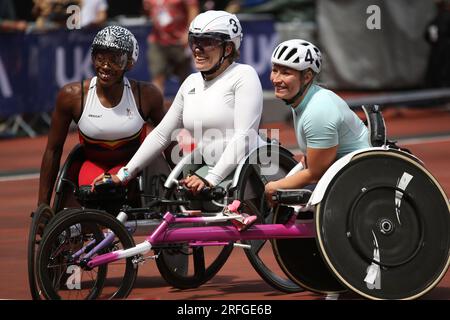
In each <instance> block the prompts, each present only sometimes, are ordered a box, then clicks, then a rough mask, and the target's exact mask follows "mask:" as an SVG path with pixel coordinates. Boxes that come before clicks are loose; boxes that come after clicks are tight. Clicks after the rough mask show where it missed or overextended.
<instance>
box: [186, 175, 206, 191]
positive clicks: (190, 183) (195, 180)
mask: <svg viewBox="0 0 450 320" xmlns="http://www.w3.org/2000/svg"><path fill="white" fill-rule="evenodd" d="M180 182H181V183H182V184H184V185H185V186H186V187H187V188H189V189H190V190H191V192H192V193H193V194H197V193H198V192H200V191H201V190H202V189H203V188H204V187H206V183H205V182H204V181H203V180H202V179H200V178H199V177H197V176H195V175H192V176H187V177H186V178H184V179H183V180H181V181H180Z"/></svg>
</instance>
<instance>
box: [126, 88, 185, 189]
mask: <svg viewBox="0 0 450 320" xmlns="http://www.w3.org/2000/svg"><path fill="white" fill-rule="evenodd" d="M182 92H183V90H181V88H180V90H179V91H178V93H177V95H176V97H175V99H174V101H173V103H172V105H171V106H170V108H169V111H167V113H166V115H165V116H164V118H163V119H162V120H161V122H160V123H159V124H158V125H157V126H156V127H155V128H154V129H153V130H152V132H150V134H149V135H148V136H147V137H146V138H145V140H144V141H143V142H142V145H141V146H140V147H139V149H138V151H136V153H135V154H134V156H133V158H131V160H130V161H129V162H128V163H127V165H126V166H125V167H123V168H121V169H120V170H119V172H118V173H117V176H118V178H119V179H120V181H122V182H124V183H126V182H127V181H129V180H130V179H132V178H134V177H135V176H136V175H137V174H138V173H139V172H140V171H142V169H144V168H145V167H146V166H147V165H148V164H149V163H150V162H151V161H152V160H153V159H154V158H156V157H157V156H158V155H159V154H160V153H161V152H162V151H163V150H164V149H165V148H167V146H168V145H169V144H170V143H171V141H172V135H173V134H176V132H177V131H175V130H176V129H178V128H181V127H182V123H183V93H182ZM173 138H175V137H173Z"/></svg>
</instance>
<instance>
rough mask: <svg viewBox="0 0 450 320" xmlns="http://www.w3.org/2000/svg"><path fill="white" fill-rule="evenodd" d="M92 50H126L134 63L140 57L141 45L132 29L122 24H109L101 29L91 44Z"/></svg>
mask: <svg viewBox="0 0 450 320" xmlns="http://www.w3.org/2000/svg"><path fill="white" fill-rule="evenodd" d="M91 49H92V52H94V51H95V50H98V49H107V50H117V51H121V52H125V53H126V54H127V55H128V58H131V59H132V61H133V64H135V63H136V61H137V59H138V57H139V45H138V42H137V41H136V38H135V37H134V35H133V34H132V33H131V32H130V30H128V29H126V28H124V27H121V26H108V27H106V28H104V29H102V30H100V31H99V32H98V33H97V35H96V36H95V38H94V41H93V42H92V46H91Z"/></svg>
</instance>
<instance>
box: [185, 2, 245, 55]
mask: <svg viewBox="0 0 450 320" xmlns="http://www.w3.org/2000/svg"><path fill="white" fill-rule="evenodd" d="M189 35H193V36H209V37H216V38H218V39H221V40H222V41H231V42H233V43H234V45H235V48H236V50H238V49H239V47H240V46H241V41H242V27H241V23H240V22H239V20H238V18H237V17H236V16H235V15H234V14H231V13H228V12H226V11H214V10H210V11H206V12H203V13H201V14H199V15H198V16H197V17H195V19H194V20H192V22H191V24H190V26H189Z"/></svg>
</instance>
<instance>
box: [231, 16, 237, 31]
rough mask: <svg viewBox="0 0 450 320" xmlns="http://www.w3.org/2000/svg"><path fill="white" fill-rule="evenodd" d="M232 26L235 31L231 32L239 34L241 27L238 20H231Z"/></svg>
mask: <svg viewBox="0 0 450 320" xmlns="http://www.w3.org/2000/svg"><path fill="white" fill-rule="evenodd" d="M230 24H232V25H233V29H231V31H233V32H234V33H238V31H239V26H238V25H237V22H236V20H234V19H230Z"/></svg>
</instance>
